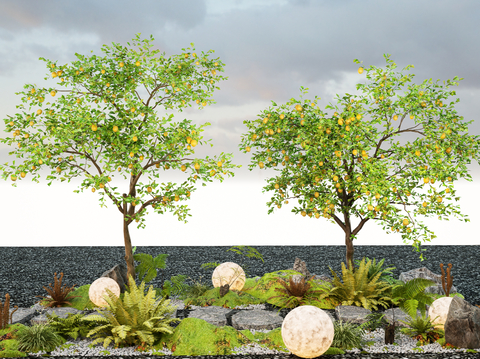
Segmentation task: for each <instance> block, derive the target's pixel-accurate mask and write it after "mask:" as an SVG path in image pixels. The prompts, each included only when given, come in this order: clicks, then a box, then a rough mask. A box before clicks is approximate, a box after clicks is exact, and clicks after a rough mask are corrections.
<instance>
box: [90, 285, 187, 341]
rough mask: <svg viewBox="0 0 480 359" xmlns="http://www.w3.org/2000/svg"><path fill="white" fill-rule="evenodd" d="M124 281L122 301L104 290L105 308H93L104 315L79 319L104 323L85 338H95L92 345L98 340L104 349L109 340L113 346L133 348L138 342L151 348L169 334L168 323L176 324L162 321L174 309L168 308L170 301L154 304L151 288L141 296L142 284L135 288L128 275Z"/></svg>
mask: <svg viewBox="0 0 480 359" xmlns="http://www.w3.org/2000/svg"><path fill="white" fill-rule="evenodd" d="M128 280H129V289H128V291H126V292H125V293H124V297H123V299H121V298H118V297H116V296H115V295H114V294H113V293H112V292H111V291H110V290H109V289H107V293H108V295H104V299H105V301H106V302H107V303H108V305H109V307H107V309H106V310H105V311H101V310H100V309H96V310H97V312H99V313H102V314H104V317H102V316H99V315H91V316H88V317H85V318H81V320H83V321H95V322H99V323H105V325H100V326H97V327H96V328H94V329H92V330H91V331H90V332H89V333H88V334H87V337H90V336H92V335H96V336H97V339H95V340H94V341H93V343H92V345H95V344H97V343H99V342H102V341H103V346H104V348H107V346H108V345H109V344H110V342H112V341H114V342H115V344H116V347H118V346H119V345H136V344H139V343H141V342H146V343H147V344H148V345H153V343H154V341H155V339H156V338H157V336H161V335H162V334H163V333H168V334H172V333H173V331H172V328H171V327H170V325H169V324H170V323H172V322H175V321H177V322H179V321H180V319H178V318H169V319H166V318H167V316H168V315H171V314H172V313H173V312H174V311H175V308H174V307H169V306H168V304H169V303H170V300H166V299H165V298H161V300H160V301H159V302H158V303H157V302H156V300H157V299H156V298H155V292H154V290H153V287H152V286H150V287H149V289H148V292H147V294H146V295H145V293H144V287H145V283H144V282H142V283H141V285H140V287H137V286H136V284H135V280H134V279H133V278H132V276H129V278H128Z"/></svg>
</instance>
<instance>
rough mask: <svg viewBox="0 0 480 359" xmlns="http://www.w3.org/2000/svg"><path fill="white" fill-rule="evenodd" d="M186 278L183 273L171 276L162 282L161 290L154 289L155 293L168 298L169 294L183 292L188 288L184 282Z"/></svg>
mask: <svg viewBox="0 0 480 359" xmlns="http://www.w3.org/2000/svg"><path fill="white" fill-rule="evenodd" d="M186 279H187V276H186V275H183V274H182V275H177V276H173V277H171V278H170V280H171V281H169V280H166V281H165V282H164V283H163V286H162V290H161V291H159V290H158V289H156V292H157V295H161V296H162V297H165V298H167V299H168V298H169V297H170V295H179V294H181V293H183V292H185V291H186V290H187V288H188V285H187V284H186V283H185V280H186Z"/></svg>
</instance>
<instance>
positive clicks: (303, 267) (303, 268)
mask: <svg viewBox="0 0 480 359" xmlns="http://www.w3.org/2000/svg"><path fill="white" fill-rule="evenodd" d="M288 270H294V271H297V272H300V273H301V274H302V275H303V276H304V277H305V281H308V280H309V279H310V278H311V277H312V274H310V272H309V271H308V269H307V264H306V263H305V262H304V261H302V260H301V259H300V258H298V257H296V258H295V263H294V264H293V268H289V269H288Z"/></svg>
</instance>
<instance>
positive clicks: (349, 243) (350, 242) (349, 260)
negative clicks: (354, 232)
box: [345, 228, 355, 273]
mask: <svg viewBox="0 0 480 359" xmlns="http://www.w3.org/2000/svg"><path fill="white" fill-rule="evenodd" d="M350 235H351V233H350V228H347V231H346V232H345V246H346V247H347V253H346V259H347V268H348V269H349V270H352V271H353V272H354V273H355V266H354V265H353V240H352V239H351V238H350Z"/></svg>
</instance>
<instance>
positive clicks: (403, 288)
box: [387, 278, 435, 318]
mask: <svg viewBox="0 0 480 359" xmlns="http://www.w3.org/2000/svg"><path fill="white" fill-rule="evenodd" d="M387 281H389V282H390V283H392V285H391V287H390V288H389V291H388V296H390V297H391V298H390V299H389V301H390V302H391V303H392V304H394V305H398V306H399V307H400V308H401V309H402V310H403V311H404V312H406V313H407V314H408V315H409V316H410V317H411V318H415V317H416V314H417V308H418V309H419V310H420V312H421V313H422V315H425V311H426V309H425V307H426V305H431V304H432V303H433V302H434V300H435V299H434V296H433V294H432V293H428V292H425V288H427V287H428V286H431V285H432V284H435V282H433V281H431V280H429V279H425V278H414V279H412V280H409V281H408V282H406V283H405V282H403V281H401V280H395V279H387Z"/></svg>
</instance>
